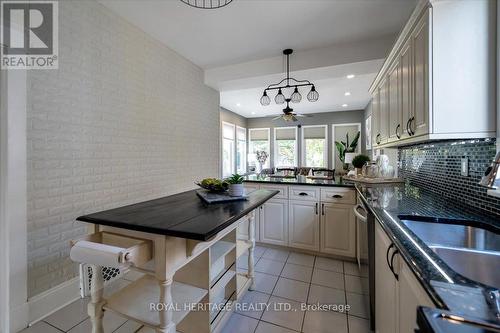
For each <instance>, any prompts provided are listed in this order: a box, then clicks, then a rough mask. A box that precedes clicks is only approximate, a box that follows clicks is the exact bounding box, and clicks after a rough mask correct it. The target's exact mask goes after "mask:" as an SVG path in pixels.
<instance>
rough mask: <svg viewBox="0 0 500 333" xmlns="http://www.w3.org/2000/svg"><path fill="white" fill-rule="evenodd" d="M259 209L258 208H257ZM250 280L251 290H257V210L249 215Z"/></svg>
mask: <svg viewBox="0 0 500 333" xmlns="http://www.w3.org/2000/svg"><path fill="white" fill-rule="evenodd" d="M257 209H258V208H257ZM248 243H249V244H250V247H249V248H248V278H249V279H251V281H252V282H251V284H250V287H249V289H250V290H254V289H255V274H254V263H255V260H254V249H255V210H252V211H251V212H250V213H249V214H248Z"/></svg>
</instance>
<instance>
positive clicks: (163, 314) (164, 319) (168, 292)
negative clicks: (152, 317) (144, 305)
mask: <svg viewBox="0 0 500 333" xmlns="http://www.w3.org/2000/svg"><path fill="white" fill-rule="evenodd" d="M158 282H159V284H160V304H162V305H163V306H164V307H165V308H164V309H163V310H162V311H160V312H158V313H159V315H160V328H159V329H158V330H157V332H158V333H175V323H174V320H173V308H172V307H173V306H175V304H173V302H174V300H173V298H172V283H173V277H167V279H166V280H163V281H161V280H159V281H158Z"/></svg>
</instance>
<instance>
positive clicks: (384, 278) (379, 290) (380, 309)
mask: <svg viewBox="0 0 500 333" xmlns="http://www.w3.org/2000/svg"><path fill="white" fill-rule="evenodd" d="M375 224H376V225H375V333H397V331H396V319H397V316H398V313H397V311H398V307H397V299H398V295H397V292H398V289H397V281H396V278H395V276H394V274H393V273H392V271H391V269H390V267H389V265H388V263H387V259H386V258H387V257H388V255H390V253H389V252H390V251H389V247H390V246H391V244H392V243H391V241H390V240H389V237H387V235H386V234H385V231H384V230H383V229H382V227H381V226H380V225H379V224H378V223H377V222H375Z"/></svg>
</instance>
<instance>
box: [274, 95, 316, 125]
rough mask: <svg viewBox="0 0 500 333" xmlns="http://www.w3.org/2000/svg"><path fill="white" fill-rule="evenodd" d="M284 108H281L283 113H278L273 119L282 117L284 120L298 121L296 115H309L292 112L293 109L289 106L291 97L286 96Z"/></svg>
mask: <svg viewBox="0 0 500 333" xmlns="http://www.w3.org/2000/svg"><path fill="white" fill-rule="evenodd" d="M285 101H286V108H284V109H283V114H280V115H279V116H277V117H274V118H273V120H278V119H283V120H284V121H299V119H297V117H304V118H305V117H311V116H309V115H306V114H300V113H294V112H293V109H292V108H291V107H290V105H289V103H290V101H291V98H286V99H285Z"/></svg>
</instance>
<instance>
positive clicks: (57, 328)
mask: <svg viewBox="0 0 500 333" xmlns="http://www.w3.org/2000/svg"><path fill="white" fill-rule="evenodd" d="M41 322H43V323H45V324H47V325H49V326H50V327H53V328H55V329H56V330H58V331H60V332H66V331H63V330H62V329H60V328H59V327H57V326H54V325H52V324H51V323H48V322H46V321H45V320H42V321H41ZM78 324H79V323H78ZM72 328H73V327H72ZM72 328H70V329H72Z"/></svg>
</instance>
